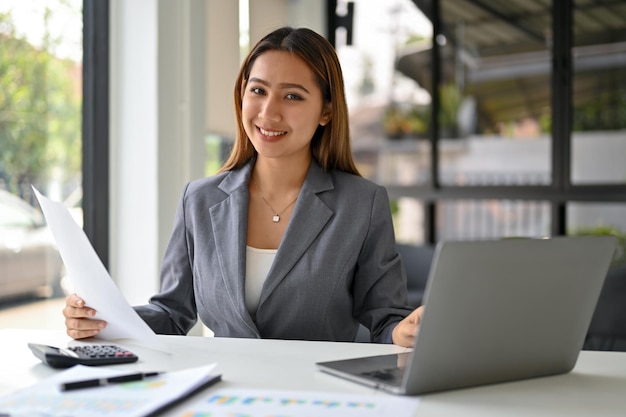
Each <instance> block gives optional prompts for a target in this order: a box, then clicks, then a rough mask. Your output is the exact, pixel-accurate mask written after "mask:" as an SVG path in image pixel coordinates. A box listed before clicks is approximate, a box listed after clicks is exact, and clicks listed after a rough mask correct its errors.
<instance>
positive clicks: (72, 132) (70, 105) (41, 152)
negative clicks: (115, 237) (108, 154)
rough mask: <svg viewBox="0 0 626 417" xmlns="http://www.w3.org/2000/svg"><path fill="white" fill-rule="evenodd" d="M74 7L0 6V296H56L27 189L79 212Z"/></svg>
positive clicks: (55, 1) (63, 1) (52, 249)
mask: <svg viewBox="0 0 626 417" xmlns="http://www.w3.org/2000/svg"><path fill="white" fill-rule="evenodd" d="M81 7H82V2H81V1H79V0H40V1H28V2H24V1H20V0H3V1H2V2H1V3H0V297H2V299H7V298H9V297H14V296H19V295H23V294H25V293H34V294H42V295H51V294H53V291H54V290H56V291H57V292H56V294H60V278H61V277H62V275H63V266H62V262H61V260H60V257H59V255H58V252H57V250H56V246H55V244H54V241H53V239H52V236H51V234H50V233H49V231H48V230H47V229H46V228H45V227H44V223H43V219H42V217H41V213H40V211H39V208H38V205H37V203H36V201H35V199H34V196H33V192H32V188H31V185H33V186H35V187H36V188H37V189H39V190H40V191H41V192H43V193H44V194H46V195H48V196H49V197H50V198H52V199H54V200H57V201H62V202H65V203H66V204H67V205H68V206H70V207H71V208H72V211H73V213H74V214H75V217H76V220H77V221H78V222H81V221H82V212H81V95H82V80H81V78H82V64H81V61H82V14H81Z"/></svg>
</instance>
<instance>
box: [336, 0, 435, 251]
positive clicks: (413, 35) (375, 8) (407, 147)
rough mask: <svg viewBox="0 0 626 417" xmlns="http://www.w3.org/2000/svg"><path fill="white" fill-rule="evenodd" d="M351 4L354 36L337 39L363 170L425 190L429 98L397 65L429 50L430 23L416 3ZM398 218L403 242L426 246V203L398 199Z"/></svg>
mask: <svg viewBox="0 0 626 417" xmlns="http://www.w3.org/2000/svg"><path fill="white" fill-rule="evenodd" d="M347 3H348V2H347V1H338V2H337V14H338V15H345V13H346V12H347V7H348V6H347ZM353 3H354V15H353V16H352V33H351V34H350V35H351V36H348V34H347V33H346V31H345V30H344V29H342V28H340V29H338V30H337V32H336V34H335V36H336V47H337V53H338V55H339V59H340V61H341V65H342V69H343V72H344V79H345V85H346V95H347V101H348V110H349V112H350V132H351V138H352V149H353V153H354V157H355V160H356V163H357V166H358V168H359V170H360V172H361V174H362V175H363V176H364V177H367V178H369V179H371V180H373V181H375V182H378V183H379V184H384V185H391V184H394V185H402V186H414V185H420V184H427V183H428V182H429V181H430V179H431V178H430V166H431V165H430V161H431V159H430V154H431V145H430V141H429V140H428V123H429V121H428V117H429V113H430V101H431V98H430V94H429V93H428V91H427V90H426V87H427V86H422V85H420V84H419V83H418V82H416V81H415V80H413V79H411V78H410V77H408V76H406V75H404V74H402V73H401V72H399V71H398V70H397V69H396V63H397V61H398V60H399V59H400V57H401V56H403V55H404V54H407V53H408V51H421V50H428V49H429V45H430V39H431V37H432V25H431V23H430V21H429V20H428V19H427V18H426V17H425V16H424V14H423V13H422V12H420V11H419V9H418V8H417V6H416V5H415V4H414V3H413V2H412V1H411V0H391V1H384V2H380V1H370V0H360V1H359V0H356V1H353ZM349 38H351V42H348V39H349ZM392 212H393V214H394V223H395V225H396V235H397V238H398V240H399V241H404V242H413V243H419V242H423V239H424V231H423V217H424V216H423V205H422V201H420V200H418V199H414V198H400V199H394V201H392Z"/></svg>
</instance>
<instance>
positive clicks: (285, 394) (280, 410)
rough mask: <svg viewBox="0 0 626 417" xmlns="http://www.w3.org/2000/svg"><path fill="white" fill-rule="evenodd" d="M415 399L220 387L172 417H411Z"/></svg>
mask: <svg viewBox="0 0 626 417" xmlns="http://www.w3.org/2000/svg"><path fill="white" fill-rule="evenodd" d="M418 406H419V398H418V397H401V396H394V395H391V394H384V393H381V394H380V395H362V394H338V393H330V392H313V391H289V390H285V391H280V390H259V389H242V388H223V389H219V390H216V391H212V392H210V393H208V394H205V395H202V396H200V395H198V396H195V397H194V398H193V400H191V401H189V402H186V403H185V405H184V406H182V407H178V408H177V410H180V412H177V413H176V414H172V417H188V416H211V417H232V416H245V417H268V416H289V417H412V416H414V415H415V413H416V411H417V407H418Z"/></svg>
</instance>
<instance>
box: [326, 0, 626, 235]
mask: <svg viewBox="0 0 626 417" xmlns="http://www.w3.org/2000/svg"><path fill="white" fill-rule="evenodd" d="M350 3H352V6H350ZM373 3H376V4H373ZM379 3H380V4H379ZM329 4H330V5H331V6H332V7H335V11H336V15H337V16H336V17H335V18H334V19H331V25H330V27H331V33H332V34H333V35H334V37H335V43H336V46H337V49H338V52H339V55H340V59H341V60H342V65H343V67H344V71H345V72H346V74H347V75H346V84H347V88H348V94H349V97H348V98H349V104H350V112H351V119H352V120H351V133H352V143H353V150H354V154H355V158H356V159H357V161H358V164H359V168H360V169H361V171H362V173H363V174H364V175H365V176H366V177H368V178H370V179H372V180H374V181H376V182H378V183H380V184H382V185H385V186H386V187H387V189H388V191H389V193H390V196H391V198H392V212H393V213H394V224H395V225H396V235H397V236H398V240H403V241H411V242H414V243H420V242H424V243H436V242H437V241H439V240H443V239H484V238H500V237H516V236H526V237H541V236H549V235H564V234H568V233H572V234H575V233H580V230H583V231H587V232H588V231H589V230H591V229H595V232H596V233H613V234H621V235H622V236H624V235H625V234H626V226H625V225H624V224H623V220H622V219H623V218H624V213H623V207H622V206H623V205H624V203H625V202H626V168H624V167H625V166H626V165H625V164H624V163H623V159H624V155H626V134H625V132H626V127H625V123H626V118H625V117H624V116H625V115H626V113H624V112H625V109H626V102H625V100H626V99H625V97H626V90H624V85H626V79H625V77H626V70H625V69H624V65H623V60H624V56H626V49H624V47H623V45H622V44H623V43H624V42H625V41H626V26H624V22H625V21H626V1H616V2H609V3H606V2H604V3H598V2H593V1H591V0H578V1H575V2H558V1H552V2H550V1H545V2H530V3H529V2H514V3H511V2H495V1H491V2H476V1H470V0H406V1H405V0H394V1H389V2H366V1H353V2H348V1H337V2H332V1H331V2H329ZM374 15H375V16H376V18H375V19H373V18H372V16H374ZM350 35H351V36H350ZM367 36H369V37H370V38H367ZM347 39H351V40H352V43H349V42H347ZM374 39H375V41H374ZM378 44H384V47H383V48H378V46H377V45H378ZM377 48H378V49H377ZM620 63H621V64H620ZM380 67H384V71H383V70H381V68H380ZM408 201H410V204H407V202H408ZM616 207H617V208H616ZM605 226H606V227H605ZM609 230H610V231H609Z"/></svg>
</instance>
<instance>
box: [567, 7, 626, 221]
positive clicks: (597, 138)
mask: <svg viewBox="0 0 626 417" xmlns="http://www.w3.org/2000/svg"><path fill="white" fill-rule="evenodd" d="M615 3H618V4H614V5H612V7H602V5H601V4H596V2H594V1H592V0H577V1H575V8H574V15H573V19H574V33H573V47H572V56H573V66H574V74H573V92H572V106H573V118H572V160H571V161H572V182H573V183H575V184H598V183H600V184H602V183H605V184H606V183H617V184H620V183H621V184H624V183H626V163H624V157H625V156H626V20H625V19H626V17H625V16H624V15H625V14H626V12H624V10H625V9H626V4H625V3H624V2H615ZM620 10H621V11H622V12H621V14H620V13H619V11H620ZM624 230H626V228H625V229H624Z"/></svg>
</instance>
